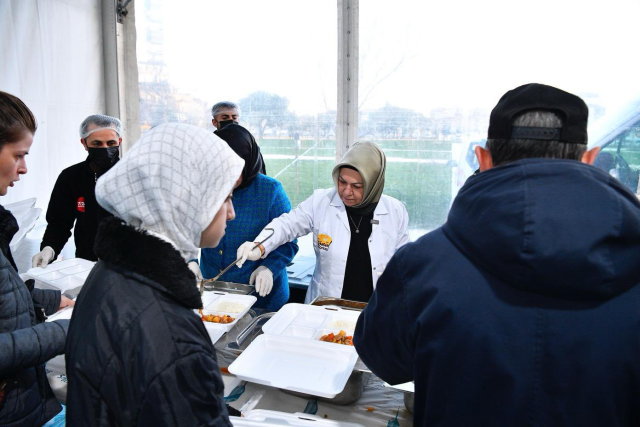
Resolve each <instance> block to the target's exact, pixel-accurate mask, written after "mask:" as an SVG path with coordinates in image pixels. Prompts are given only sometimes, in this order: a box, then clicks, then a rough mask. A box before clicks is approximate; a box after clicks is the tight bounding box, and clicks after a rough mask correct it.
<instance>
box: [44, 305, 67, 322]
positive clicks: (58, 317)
mask: <svg viewBox="0 0 640 427" xmlns="http://www.w3.org/2000/svg"><path fill="white" fill-rule="evenodd" d="M72 315H73V307H66V308H63V309H62V310H60V311H58V312H56V313H53V314H52V315H51V316H49V317H48V318H47V322H53V321H54V320H63V319H69V320H71V316H72Z"/></svg>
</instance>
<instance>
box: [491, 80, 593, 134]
mask: <svg viewBox="0 0 640 427" xmlns="http://www.w3.org/2000/svg"><path fill="white" fill-rule="evenodd" d="M532 110H543V111H550V112H553V113H555V114H557V115H558V116H559V117H560V119H562V127H561V128H544V127H522V126H513V125H512V123H513V120H514V118H515V117H517V116H518V115H520V114H522V113H526V112H527V111H532ZM588 119H589V108H588V107H587V104H585V103H584V101H583V100H582V99H580V98H579V97H577V96H575V95H573V94H571V93H569V92H565V91H563V90H560V89H557V88H555V87H552V86H547V85H543V84H539V83H530V84H527V85H523V86H520V87H517V88H515V89H513V90H510V91H509V92H507V93H505V94H504V95H503V96H502V98H500V101H498V104H497V105H496V106H495V108H494V109H493V111H491V118H490V119H489V135H488V138H489V139H539V140H554V141H562V142H568V143H573V144H585V145H586V144H587V121H588Z"/></svg>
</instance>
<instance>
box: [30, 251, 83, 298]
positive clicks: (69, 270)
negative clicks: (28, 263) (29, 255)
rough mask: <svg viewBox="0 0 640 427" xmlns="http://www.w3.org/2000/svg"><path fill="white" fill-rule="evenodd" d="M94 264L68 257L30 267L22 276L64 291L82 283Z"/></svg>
mask: <svg viewBox="0 0 640 427" xmlns="http://www.w3.org/2000/svg"><path fill="white" fill-rule="evenodd" d="M94 265H95V262H93V261H89V260H86V259H82V258H70V259H65V260H63V261H57V262H54V263H52V264H49V265H48V266H46V267H44V268H42V267H36V268H30V269H29V270H28V271H27V272H26V273H24V276H26V277H28V278H31V279H36V280H38V281H40V282H42V283H44V284H46V285H48V286H51V287H52V288H54V289H58V290H60V291H62V292H65V291H68V290H69V289H74V288H77V287H79V286H82V285H84V282H85V280H86V279H87V277H88V276H89V273H90V272H91V269H92V268H93V266H94Z"/></svg>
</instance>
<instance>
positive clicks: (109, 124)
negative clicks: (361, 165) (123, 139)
mask: <svg viewBox="0 0 640 427" xmlns="http://www.w3.org/2000/svg"><path fill="white" fill-rule="evenodd" d="M90 128H92V129H90ZM104 129H113V130H115V131H116V133H117V134H118V136H122V122H120V119H118V118H116V117H111V116H105V115H104V114H93V115H91V116H89V117H87V118H86V119H84V120H83V122H82V124H81V125H80V138H83V139H84V138H86V137H88V136H89V135H91V134H92V133H94V132H97V131H99V130H104Z"/></svg>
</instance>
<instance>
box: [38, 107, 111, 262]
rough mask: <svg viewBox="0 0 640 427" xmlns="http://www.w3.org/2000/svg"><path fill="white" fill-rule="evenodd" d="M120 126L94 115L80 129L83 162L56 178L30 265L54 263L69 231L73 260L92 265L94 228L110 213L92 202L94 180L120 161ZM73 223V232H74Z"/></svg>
mask: <svg viewBox="0 0 640 427" xmlns="http://www.w3.org/2000/svg"><path fill="white" fill-rule="evenodd" d="M120 135H122V123H121V122H120V120H118V119H117V118H115V117H109V116H105V115H101V114H95V115H91V116H89V117H87V118H86V119H84V121H83V122H82V124H81V125H80V142H81V143H82V146H83V147H84V149H85V150H86V151H87V152H88V154H89V155H88V157H87V159H86V160H84V161H82V162H80V163H78V164H75V165H73V166H70V167H68V168H66V169H65V170H63V171H62V172H61V173H60V176H58V180H57V181H56V184H55V186H54V187H53V192H52V193H51V200H50V201H49V207H48V208H47V229H46V231H45V233H44V238H43V239H42V243H41V244H40V252H38V253H37V254H36V255H35V256H34V257H33V259H32V260H31V264H32V266H33V267H46V266H47V265H48V264H49V263H50V262H52V261H53V260H55V259H56V257H57V256H58V254H60V252H61V251H62V248H63V247H64V245H65V244H66V243H67V240H69V237H70V236H71V229H72V228H73V233H74V241H75V244H76V257H78V258H84V259H88V260H91V261H96V260H97V257H96V255H95V254H94V253H93V243H94V240H95V236H96V232H97V230H98V224H99V223H100V221H101V220H102V219H104V218H106V217H109V216H111V214H110V213H108V212H107V211H105V210H104V209H102V207H100V205H98V203H97V202H96V197H95V187H96V182H97V181H98V178H99V177H100V176H101V175H103V174H104V173H105V172H107V171H108V170H109V169H111V167H112V166H113V165H115V164H116V163H117V162H118V160H120V144H121V143H122V138H121V136H120ZM74 223H75V228H74Z"/></svg>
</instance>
